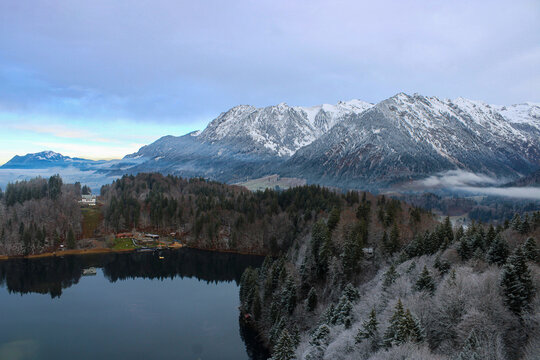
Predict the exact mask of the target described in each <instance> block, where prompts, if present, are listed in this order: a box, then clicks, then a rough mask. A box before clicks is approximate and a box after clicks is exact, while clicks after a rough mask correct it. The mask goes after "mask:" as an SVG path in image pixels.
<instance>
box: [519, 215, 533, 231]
mask: <svg viewBox="0 0 540 360" xmlns="http://www.w3.org/2000/svg"><path fill="white" fill-rule="evenodd" d="M530 230H531V226H530V224H529V214H525V218H524V219H523V222H522V223H521V224H520V225H519V227H518V231H519V233H520V234H521V235H525V234H528V233H529V231H530Z"/></svg>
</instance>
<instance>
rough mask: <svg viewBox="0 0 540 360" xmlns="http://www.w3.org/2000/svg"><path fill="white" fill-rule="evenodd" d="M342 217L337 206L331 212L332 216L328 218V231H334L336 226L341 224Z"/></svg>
mask: <svg viewBox="0 0 540 360" xmlns="http://www.w3.org/2000/svg"><path fill="white" fill-rule="evenodd" d="M340 217H341V211H340V210H339V208H338V207H337V206H335V207H334V208H333V209H332V211H331V212H330V215H329V216H328V223H327V225H328V230H330V231H334V229H335V228H336V226H337V225H338V223H339V218H340Z"/></svg>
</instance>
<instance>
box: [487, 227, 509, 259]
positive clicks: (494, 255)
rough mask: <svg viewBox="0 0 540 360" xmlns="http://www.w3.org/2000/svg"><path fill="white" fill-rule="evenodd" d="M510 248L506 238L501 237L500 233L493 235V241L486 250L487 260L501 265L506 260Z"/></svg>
mask: <svg viewBox="0 0 540 360" xmlns="http://www.w3.org/2000/svg"><path fill="white" fill-rule="evenodd" d="M509 252H510V250H509V249H508V244H507V243H506V240H504V239H503V237H502V236H501V234H498V235H497V236H495V239H494V240H493V243H492V244H491V246H490V248H489V250H488V252H487V260H488V261H489V262H490V263H491V264H497V265H503V264H504V263H505V262H506V258H507V257H508V254H509Z"/></svg>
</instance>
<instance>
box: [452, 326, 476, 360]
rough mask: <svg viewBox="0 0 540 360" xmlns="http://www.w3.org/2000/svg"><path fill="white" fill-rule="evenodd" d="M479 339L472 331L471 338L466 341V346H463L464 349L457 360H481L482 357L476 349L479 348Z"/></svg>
mask: <svg viewBox="0 0 540 360" xmlns="http://www.w3.org/2000/svg"><path fill="white" fill-rule="evenodd" d="M478 342H479V341H478V337H477V335H476V331H474V329H473V330H472V331H471V333H470V334H469V336H468V337H467V340H465V344H464V345H463V349H462V350H461V351H460V352H459V353H458V354H457V356H456V358H455V359H456V360H481V358H480V355H479V354H478V353H477V352H476V348H477V347H478Z"/></svg>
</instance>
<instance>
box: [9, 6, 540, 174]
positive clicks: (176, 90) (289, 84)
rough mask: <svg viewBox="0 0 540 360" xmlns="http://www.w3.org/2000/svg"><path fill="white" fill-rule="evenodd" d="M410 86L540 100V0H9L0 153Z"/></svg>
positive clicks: (113, 149) (170, 129)
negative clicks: (247, 108) (239, 108)
mask: <svg viewBox="0 0 540 360" xmlns="http://www.w3.org/2000/svg"><path fill="white" fill-rule="evenodd" d="M402 91H403V92H407V93H415V92H417V93H420V94H423V95H434V96H439V97H443V98H455V97H458V96H463V97H466V98H470V99H475V100H483V101H485V102H488V103H493V104H514V103H521V102H525V101H533V102H540V1H538V0H531V1H527V0H513V1H507V0H505V1H498V0H490V1H483V0H477V1H470V0H467V1H462V0H456V1H438V0H425V1H414V0H411V1H409V0H405V1H404V0H394V1H388V0H382V1H359V0H353V1H339V0H335V1H319V0H309V1H302V0H296V1H281V0H273V1H266V0H257V1H233V0H231V1H213V0H207V1H182V0H151V1H150V0H144V1H143V0H115V1H110V0H93V1H79V0H47V1H46V0H33V1H26V0H21V1H10V0H0V126H1V128H2V131H1V132H0V164H1V163H4V162H6V161H8V160H9V159H10V158H11V157H12V156H14V155H15V154H26V153H31V152H37V151H42V150H53V151H57V152H60V153H62V154H64V155H69V156H78V157H84V158H90V159H111V158H121V157H123V156H124V155H126V154H128V153H133V152H136V151H137V150H138V148H139V147H140V146H142V145H145V144H148V143H150V142H152V141H154V140H156V139H158V138H159V137H161V136H163V135H169V134H170V135H183V134H185V133H187V132H189V131H193V130H198V129H202V128H204V127H205V126H206V124H207V123H208V122H209V121H211V120H212V119H214V118H215V117H217V116H218V115H219V114H220V113H221V112H223V111H226V110H227V109H229V108H231V107H233V106H235V105H239V104H252V105H256V106H268V105H273V104H277V103H280V102H286V103H288V104H290V105H315V104H320V103H336V102H338V101H339V100H350V99H362V100H365V101H369V102H378V101H381V100H383V99H385V98H388V97H390V96H392V95H394V94H396V93H398V92H402Z"/></svg>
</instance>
